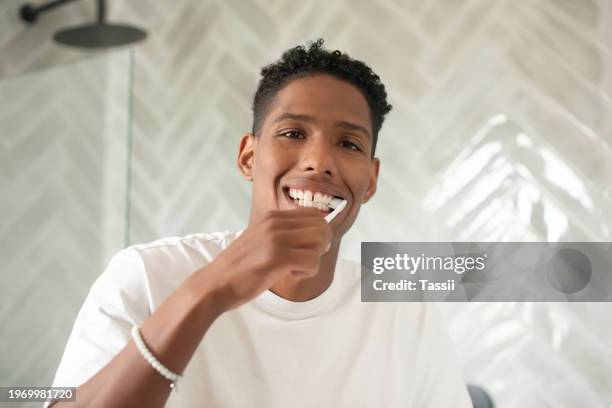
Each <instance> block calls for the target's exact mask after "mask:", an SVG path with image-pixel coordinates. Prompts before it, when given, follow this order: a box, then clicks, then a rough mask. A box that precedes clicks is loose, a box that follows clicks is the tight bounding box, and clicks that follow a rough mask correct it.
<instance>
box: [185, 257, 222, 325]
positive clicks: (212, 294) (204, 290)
mask: <svg viewBox="0 0 612 408" xmlns="http://www.w3.org/2000/svg"><path fill="white" fill-rule="evenodd" d="M220 261H221V260H220V259H218V257H217V258H215V260H214V261H213V262H211V263H209V264H207V265H206V266H204V267H202V268H200V269H198V270H197V271H195V272H194V273H193V274H192V275H191V276H190V277H189V279H188V281H187V282H186V283H187V285H186V286H187V288H188V291H189V292H190V298H191V299H192V302H193V305H194V308H195V309H196V310H197V313H198V314H200V315H213V316H214V317H218V316H219V315H221V314H223V313H224V312H225V311H227V310H228V309H229V304H230V303H231V302H230V299H229V298H230V296H229V290H228V288H229V285H228V284H227V283H226V282H225V274H224V273H223V271H224V270H225V268H223V266H222V265H220V264H221V263H222V262H220Z"/></svg>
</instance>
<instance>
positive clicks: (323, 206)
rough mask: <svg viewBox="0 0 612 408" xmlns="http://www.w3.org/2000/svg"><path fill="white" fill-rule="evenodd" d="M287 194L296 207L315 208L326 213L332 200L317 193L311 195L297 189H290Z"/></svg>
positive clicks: (307, 191)
mask: <svg viewBox="0 0 612 408" xmlns="http://www.w3.org/2000/svg"><path fill="white" fill-rule="evenodd" d="M288 192H289V197H291V198H292V199H293V200H294V201H295V202H296V203H297V204H298V205H300V206H302V207H315V208H317V209H319V210H321V211H327V210H328V209H329V206H330V203H331V202H332V200H333V198H334V197H332V196H330V195H328V194H325V193H321V192H319V191H316V192H314V193H313V192H312V191H310V190H306V191H303V190H299V189H297V188H290V189H289V191H288Z"/></svg>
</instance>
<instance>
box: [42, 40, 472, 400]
mask: <svg viewBox="0 0 612 408" xmlns="http://www.w3.org/2000/svg"><path fill="white" fill-rule="evenodd" d="M322 44H323V41H322V40H319V41H317V42H315V43H313V44H311V45H310V46H309V48H308V49H305V48H304V47H296V48H293V49H290V50H288V51H287V52H285V53H284V54H283V56H282V58H281V60H280V61H278V62H277V63H275V64H272V65H269V66H267V67H265V68H264V69H263V70H262V76H263V78H262V79H261V81H260V84H259V87H258V90H257V92H256V94H255V98H254V102H253V116H254V117H253V129H252V132H251V133H247V134H245V135H244V136H243V137H242V140H241V142H240V148H239V154H238V160H237V164H238V168H239V170H240V172H241V173H242V175H243V176H244V177H245V178H246V179H247V180H249V181H252V183H253V187H252V188H253V190H252V192H253V194H252V197H253V199H252V203H251V213H250V218H249V224H248V226H247V228H246V229H245V230H244V231H241V232H238V233H232V232H225V233H213V234H193V235H189V236H186V237H183V238H168V239H164V240H158V241H155V242H153V243H150V244H145V245H135V246H132V247H129V248H127V249H125V250H123V251H121V252H119V254H117V255H116V256H115V257H114V258H113V259H112V260H111V262H110V264H109V266H108V268H107V270H106V271H105V272H104V273H103V274H102V275H101V276H100V278H99V279H98V280H97V281H96V282H95V284H94V285H93V287H92V289H91V292H90V293H89V295H88V297H87V299H86V301H85V303H84V305H83V307H82V309H81V311H80V313H79V316H78V317H77V321H76V323H75V327H74V329H73V332H72V334H71V336H70V339H69V341H68V344H67V346H66V351H65V353H64V356H63V358H62V362H61V363H60V367H59V369H58V372H57V375H56V378H55V381H54V385H56V386H78V389H77V393H76V395H77V404H76V405H77V406H87V407H115V406H116V407H123V406H134V407H162V406H167V407H266V408H270V407H296V406H297V407H351V408H352V407H419V408H421V407H451V406H452V407H469V406H471V404H470V402H469V397H468V394H467V391H466V387H465V384H464V382H463V379H462V378H461V375H460V373H459V370H458V368H457V364H456V361H455V357H454V355H453V353H452V351H451V348H450V345H449V343H448V339H447V334H446V332H445V330H444V329H443V327H442V326H441V325H440V322H439V318H438V316H437V315H436V313H435V311H434V310H433V309H432V306H433V305H431V304H425V303H424V304H418V303H361V302H360V288H359V279H360V267H359V265H357V264H353V263H350V262H346V261H338V259H337V258H338V251H339V248H340V242H341V239H342V236H343V235H344V234H345V233H346V232H347V231H348V230H349V228H350V227H351V225H352V224H353V222H354V221H355V219H356V217H357V214H358V212H359V208H360V206H361V205H362V204H363V203H366V202H367V201H368V200H370V199H371V198H372V196H373V195H374V193H375V191H376V185H377V180H378V173H379V166H380V164H379V160H378V159H376V158H375V157H374V152H375V148H376V142H377V138H378V133H379V131H380V128H381V126H382V123H383V120H384V116H385V114H386V113H388V112H389V111H390V109H391V106H390V105H388V103H387V101H386V92H385V88H384V86H383V84H382V83H381V82H380V79H379V77H378V76H377V75H375V74H374V73H373V72H372V71H371V69H370V68H369V67H367V66H366V65H365V64H363V63H362V62H360V61H356V60H352V59H350V58H349V57H348V56H347V55H345V54H342V53H340V52H339V51H334V52H329V51H328V50H326V49H324V48H323V47H322ZM332 197H337V198H341V199H343V200H346V201H347V205H346V209H344V210H343V211H342V212H340V213H339V214H338V215H337V216H336V218H335V219H333V220H332V221H331V222H330V223H329V224H328V223H327V222H326V221H325V219H324V216H325V215H327V214H328V213H329V211H330V209H329V208H328V205H327V204H328V203H329V201H330V200H331V198H332ZM134 326H135V327H136V329H132V328H133V327H134ZM138 327H140V328H139V330H137V328H138ZM134 330H135V332H134ZM131 331H132V336H133V337H134V336H135V337H134V339H138V334H140V338H141V339H142V343H140V342H138V341H137V342H135V341H133V340H131V337H130V332H131ZM147 350H148V351H147ZM154 367H156V368H154ZM178 374H182V377H181V378H180V379H179V380H178V381H176V375H178ZM171 383H173V385H175V386H176V387H175V388H176V391H175V392H171V387H169V385H171ZM64 404H65V406H74V405H68V404H69V403H62V402H60V403H58V404H57V406H64Z"/></svg>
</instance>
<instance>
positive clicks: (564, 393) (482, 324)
mask: <svg viewBox="0 0 612 408" xmlns="http://www.w3.org/2000/svg"><path fill="white" fill-rule="evenodd" d="M25 3H26V1H24V0H20V1H17V0H2V1H1V2H0V214H2V216H1V217H0V242H1V245H0V319H1V321H2V329H1V332H0V356H1V358H0V385H4V386H8V385H18V384H20V385H50V383H51V381H52V379H53V376H54V374H55V369H56V367H57V365H58V363H59V360H60V358H61V355H62V352H63V348H64V346H65V342H66V340H67V338H68V335H69V333H70V330H71V328H72V324H73V322H74V319H75V317H76V314H77V312H78V310H79V308H80V306H81V304H82V302H83V300H84V299H85V296H86V295H87V293H88V290H89V287H90V286H91V284H92V283H93V281H94V280H95V278H96V277H97V276H98V275H99V274H100V273H101V272H102V271H103V270H104V268H105V267H106V265H107V263H108V261H109V259H110V257H111V256H112V255H113V254H114V253H116V252H117V251H118V250H120V249H121V248H124V247H126V246H128V245H131V244H135V243H141V242H148V241H151V240H154V239H156V238H159V237H164V236H170V235H184V234H188V233H193V232H212V231H220V230H237V229H241V228H243V227H244V226H245V225H246V222H247V219H248V209H249V202H250V192H249V186H250V184H248V183H246V182H245V181H243V180H242V178H241V177H239V175H238V171H237V169H236V166H235V164H234V162H235V157H236V155H237V151H238V142H239V139H240V137H241V135H242V134H244V133H245V132H246V131H248V130H249V129H250V127H251V113H250V104H251V99H252V96H253V93H254V91H255V88H256V85H257V81H258V78H259V70H260V68H261V67H262V66H263V65H264V64H267V63H269V62H272V61H274V60H276V59H277V58H278V57H280V54H281V53H282V51H284V50H285V49H287V48H289V47H292V46H294V45H297V44H304V43H305V42H306V41H308V40H314V39H317V38H319V37H322V38H324V39H325V41H326V46H327V47H328V48H331V49H340V50H342V51H345V52H347V53H349V55H351V56H352V57H354V58H357V59H362V60H364V61H365V62H367V63H368V64H369V65H370V66H371V67H372V68H373V69H374V70H375V71H376V72H377V73H378V74H379V75H380V76H381V78H382V79H383V82H384V83H385V85H386V87H387V90H388V93H389V97H390V102H391V103H392V104H393V106H394V110H393V111H392V112H391V114H390V115H389V117H388V119H387V121H386V123H385V125H384V126H383V129H382V132H381V135H380V140H379V147H378V151H377V156H378V157H379V158H380V159H381V162H382V167H381V176H380V182H379V187H378V193H377V196H376V197H375V198H374V199H373V200H372V201H371V202H370V203H369V204H367V205H366V206H365V207H363V208H362V213H361V215H360V218H359V220H358V222H357V223H356V224H355V226H354V228H353V230H351V232H350V233H349V235H348V236H347V237H346V238H345V240H344V242H343V249H342V251H343V254H344V256H345V257H348V258H351V259H354V260H356V261H359V256H360V254H359V250H360V246H359V244H360V242H361V241H362V240H363V241H610V240H611V239H612V2H611V1H609V0H521V1H511V0H379V1H376V2H373V1H367V0H360V1H349V0H345V1H329V0H325V1H310V2H298V1H293V0H284V1H283V0H275V1H265V0H230V1H220V0H219V1H202V0H183V1H171V0H157V1H155V2H152V1H145V0H130V1H109V2H108V4H107V10H106V15H107V19H108V20H109V21H110V22H122V23H129V24H131V25H134V26H137V27H139V28H141V29H143V30H144V31H146V32H147V38H146V39H145V40H144V41H142V42H139V43H136V44H133V45H129V46H123V47H111V48H104V49H102V50H93V49H79V48H71V47H67V46H65V45H60V44H58V43H56V42H54V41H53V35H54V34H55V33H56V32H57V31H59V30H61V29H64V28H68V27H72V26H75V25H80V24H85V23H89V22H93V21H94V20H95V19H96V13H97V10H96V2H95V1H89V0H81V1H75V2H70V3H67V4H65V5H62V6H61V7H56V8H54V9H53V10H49V11H47V12H45V13H44V14H41V15H40V16H39V18H38V21H36V22H35V23H34V24H31V25H28V24H26V23H25V22H23V21H22V20H21V19H20V17H19V10H20V8H21V7H22V6H23V5H24V4H25ZM31 4H32V5H42V4H45V2H44V1H37V2H32V3H31ZM440 308H441V310H442V311H443V314H444V316H445V318H446V319H447V321H448V324H449V330H450V333H451V337H452V339H453V340H454V344H455V345H456V349H457V353H458V356H459V359H460V361H461V363H462V365H463V370H464V374H465V377H466V379H467V380H468V381H469V382H471V383H477V384H480V385H482V386H483V387H484V388H485V389H486V390H487V391H488V392H489V394H490V395H491V396H492V398H493V399H494V401H495V403H496V406H497V407H501V408H515V407H516V408H518V407H521V408H525V407H556V408H558V407H589V408H590V407H595V408H598V407H606V408H607V407H612V324H611V323H610V322H611V319H610V314H611V310H612V309H611V306H610V304H609V303H471V304H459V303H454V304H451V303H445V304H440Z"/></svg>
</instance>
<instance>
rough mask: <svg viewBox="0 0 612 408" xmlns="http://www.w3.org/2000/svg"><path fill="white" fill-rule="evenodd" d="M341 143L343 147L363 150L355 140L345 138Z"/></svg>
mask: <svg viewBox="0 0 612 408" xmlns="http://www.w3.org/2000/svg"><path fill="white" fill-rule="evenodd" d="M340 145H341V146H342V147H346V148H347V149H350V150H356V151H361V149H360V148H359V146H357V145H356V144H355V143H353V142H349V141H348V140H343V141H341V142H340Z"/></svg>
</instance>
